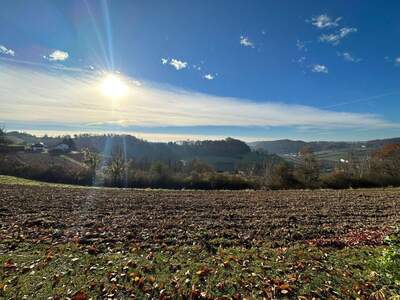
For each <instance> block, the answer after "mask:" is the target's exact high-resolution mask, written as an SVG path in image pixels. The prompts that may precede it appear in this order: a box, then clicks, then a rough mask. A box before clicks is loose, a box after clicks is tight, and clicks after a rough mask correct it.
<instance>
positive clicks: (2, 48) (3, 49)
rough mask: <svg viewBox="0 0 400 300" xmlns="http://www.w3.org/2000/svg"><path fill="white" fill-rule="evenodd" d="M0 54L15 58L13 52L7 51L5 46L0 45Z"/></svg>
mask: <svg viewBox="0 0 400 300" xmlns="http://www.w3.org/2000/svg"><path fill="white" fill-rule="evenodd" d="M0 54H4V55H10V56H15V51H14V50H12V49H8V48H7V47H6V46H3V45H0Z"/></svg>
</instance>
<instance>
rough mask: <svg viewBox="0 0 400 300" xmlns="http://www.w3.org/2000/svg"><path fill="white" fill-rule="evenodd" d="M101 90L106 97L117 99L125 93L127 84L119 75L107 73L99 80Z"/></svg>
mask: <svg viewBox="0 0 400 300" xmlns="http://www.w3.org/2000/svg"><path fill="white" fill-rule="evenodd" d="M101 92H102V93H103V95H105V96H107V97H110V98H113V99H118V98H121V97H123V96H125V95H126V94H127V92H128V86H127V85H126V84H125V82H124V80H123V79H121V77H120V76H118V75H116V74H108V75H107V76H106V77H105V78H104V79H103V81H102V82H101Z"/></svg>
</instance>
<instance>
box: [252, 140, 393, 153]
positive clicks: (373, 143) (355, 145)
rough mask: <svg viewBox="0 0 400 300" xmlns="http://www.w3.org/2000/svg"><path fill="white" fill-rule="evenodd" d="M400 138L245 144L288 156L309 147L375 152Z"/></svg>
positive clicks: (280, 141) (318, 149)
mask: <svg viewBox="0 0 400 300" xmlns="http://www.w3.org/2000/svg"><path fill="white" fill-rule="evenodd" d="M398 143H400V137H398V138H388V139H379V140H370V141H355V142H330V141H314V142H305V141H295V140H288V139H284V140H275V141H257V142H251V143H247V144H248V145H249V146H250V147H251V148H252V149H255V150H264V151H267V152H268V153H271V154H281V155H282V154H290V153H298V152H299V151H300V149H301V148H303V147H306V146H307V147H310V148H311V149H312V150H313V151H314V152H319V151H328V150H352V149H360V148H365V149H368V150H375V149H378V148H379V147H381V146H383V145H386V144H398Z"/></svg>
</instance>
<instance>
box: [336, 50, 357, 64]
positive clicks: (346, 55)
mask: <svg viewBox="0 0 400 300" xmlns="http://www.w3.org/2000/svg"><path fill="white" fill-rule="evenodd" d="M338 56H341V57H343V59H344V60H345V61H348V62H354V63H358V62H360V61H361V58H357V57H354V56H352V55H351V54H350V53H349V52H338Z"/></svg>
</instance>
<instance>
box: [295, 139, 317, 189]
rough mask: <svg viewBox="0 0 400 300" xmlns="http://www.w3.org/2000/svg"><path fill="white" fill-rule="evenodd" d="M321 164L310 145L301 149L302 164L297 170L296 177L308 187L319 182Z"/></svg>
mask: <svg viewBox="0 0 400 300" xmlns="http://www.w3.org/2000/svg"><path fill="white" fill-rule="evenodd" d="M319 171H320V166H319V163H318V161H317V159H316V157H315V155H314V153H313V151H312V150H311V148H309V147H305V148H303V149H301V150H300V165H299V166H298V168H297V170H296V177H297V178H298V179H299V180H300V182H302V183H303V184H304V185H305V186H307V187H314V186H316V185H317V184H318V179H319Z"/></svg>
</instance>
